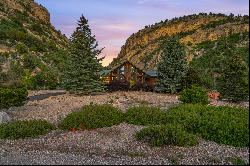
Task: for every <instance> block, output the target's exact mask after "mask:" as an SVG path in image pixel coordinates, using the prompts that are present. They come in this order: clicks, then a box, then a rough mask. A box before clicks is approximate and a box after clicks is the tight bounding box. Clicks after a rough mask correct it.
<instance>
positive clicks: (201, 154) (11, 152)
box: [0, 91, 249, 165]
mask: <svg viewBox="0 0 250 166" xmlns="http://www.w3.org/2000/svg"><path fill="white" fill-rule="evenodd" d="M47 93H56V92H55V91H53V92H51V91H38V92H35V91H31V92H30V93H29V95H30V96H37V95H43V94H47ZM90 103H98V104H103V103H110V104H113V105H114V106H115V107H118V108H120V109H121V110H122V111H126V109H127V108H128V107H129V106H133V105H138V104H150V105H155V106H159V107H161V108H169V107H172V106H174V105H178V104H179V103H180V102H179V101H178V97H177V96H175V95H167V94H156V93H150V92H147V93H145V92H116V93H107V94H104V95H98V96H82V97H79V96H72V95H69V94H60V95H58V96H53V95H52V96H50V97H49V98H45V99H41V100H31V101H28V102H27V103H26V104H25V105H24V106H22V107H15V108H10V109H8V110H7V111H6V112H7V113H8V114H9V115H10V116H11V118H12V119H16V120H23V119H45V120H47V121H49V122H51V123H54V124H58V122H59V121H60V120H61V119H62V118H63V117H65V116H66V115H67V114H69V113H70V112H72V111H74V110H76V109H78V108H80V107H82V106H83V105H87V104H90ZM142 128H143V126H135V125H129V124H126V123H122V124H120V125H116V126H112V127H108V128H101V129H95V130H88V131H87V130H86V131H77V132H66V131H61V130H56V131H53V132H51V133H49V134H47V135H44V136H41V137H39V138H35V139H20V140H0V165H7V164H8V165H10V164H11V165H12V164H15V165H24V164H25V165H26V164H27V165H34V164H39V165H54V164H60V165H71V164H73V165H78V164H79V165H80V164H81V165H90V164H93V165H97V164H108V165H113V164H114V165H121V164H123V165H125V164H126V165H140V164H143V165H173V164H184V165H194V164H195V165H198V164H201V165H218V164H233V163H232V159H240V160H242V161H244V162H245V163H249V148H248V147H246V148H235V147H232V146H225V145H219V144H216V143H214V142H211V141H205V140H202V139H201V140H199V145H197V146H194V147H189V148H183V147H175V146H164V147H151V146H149V145H148V144H147V143H143V142H139V141H137V140H135V137H134V134H135V133H136V132H137V131H139V130H140V129H142Z"/></svg>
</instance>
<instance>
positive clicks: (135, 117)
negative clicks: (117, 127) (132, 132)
mask: <svg viewBox="0 0 250 166" xmlns="http://www.w3.org/2000/svg"><path fill="white" fill-rule="evenodd" d="M163 115H164V114H163V113H162V111H161V110H160V109H159V108H157V107H150V106H146V105H141V106H135V107H132V108H129V109H128V111H127V112H126V113H125V120H126V122H128V123H130V124H135V125H158V124H161V123H162V120H163V118H164V116H163Z"/></svg>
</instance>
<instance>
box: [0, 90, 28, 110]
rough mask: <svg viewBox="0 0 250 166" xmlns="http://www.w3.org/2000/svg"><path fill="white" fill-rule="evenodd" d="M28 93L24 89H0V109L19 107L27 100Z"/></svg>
mask: <svg viewBox="0 0 250 166" xmlns="http://www.w3.org/2000/svg"><path fill="white" fill-rule="evenodd" d="M27 96H28V91H27V89H26V88H23V87H17V88H7V87H0V109H3V108H10V107H13V106H21V105H23V104H24V101H25V100H27Z"/></svg>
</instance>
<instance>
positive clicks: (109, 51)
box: [35, 0, 249, 66]
mask: <svg viewBox="0 0 250 166" xmlns="http://www.w3.org/2000/svg"><path fill="white" fill-rule="evenodd" d="M35 1H36V2H37V3H39V4H41V5H43V6H44V7H46V8H47V9H48V10H49V12H50V19H51V22H52V24H53V26H55V28H56V29H57V30H60V31H61V32H62V33H63V34H65V35H66V36H67V37H68V38H70V36H71V34H72V33H73V32H74V30H75V28H76V25H77V21H78V20H79V18H80V16H81V15H84V16H85V17H86V18H87V19H88V20H89V25H90V28H91V30H92V34H93V35H95V37H96V40H97V41H98V43H99V47H100V48H104V50H103V52H102V54H101V55H100V57H104V56H105V59H104V60H103V62H102V64H103V65H104V66H107V65H108V64H109V63H110V62H111V61H112V59H113V58H115V57H117V55H118V54H119V52H120V50H121V47H122V45H124V44H125V42H126V40H127V38H128V37H129V36H130V35H132V34H133V33H136V32H137V31H139V30H140V29H143V28H144V27H145V26H146V25H151V24H155V23H157V22H160V21H161V20H166V19H171V18H174V17H180V16H184V15H189V14H198V13H209V12H213V13H224V14H230V13H233V14H235V15H237V14H241V15H249V0H70V1H69V0H35Z"/></svg>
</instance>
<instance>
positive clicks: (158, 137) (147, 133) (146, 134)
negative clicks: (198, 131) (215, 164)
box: [136, 124, 198, 146]
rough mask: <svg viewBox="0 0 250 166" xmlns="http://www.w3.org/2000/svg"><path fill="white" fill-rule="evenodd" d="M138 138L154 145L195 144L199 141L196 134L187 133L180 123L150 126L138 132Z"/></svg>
mask: <svg viewBox="0 0 250 166" xmlns="http://www.w3.org/2000/svg"><path fill="white" fill-rule="evenodd" d="M136 138H137V139H138V140H145V141H147V142H150V144H152V145H153V146H162V145H176V146H193V145H196V144H197V143H198V140H197V137H196V136H195V135H193V134H189V133H187V131H185V130H184V128H183V127H182V126H181V125H178V124H168V125H157V126H150V127H147V128H144V129H142V130H141V131H139V132H137V133H136Z"/></svg>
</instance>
